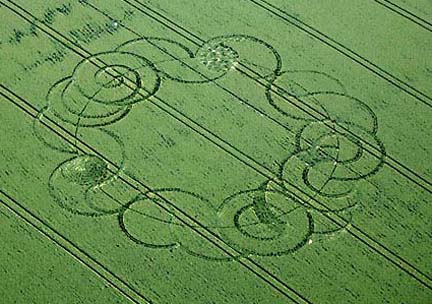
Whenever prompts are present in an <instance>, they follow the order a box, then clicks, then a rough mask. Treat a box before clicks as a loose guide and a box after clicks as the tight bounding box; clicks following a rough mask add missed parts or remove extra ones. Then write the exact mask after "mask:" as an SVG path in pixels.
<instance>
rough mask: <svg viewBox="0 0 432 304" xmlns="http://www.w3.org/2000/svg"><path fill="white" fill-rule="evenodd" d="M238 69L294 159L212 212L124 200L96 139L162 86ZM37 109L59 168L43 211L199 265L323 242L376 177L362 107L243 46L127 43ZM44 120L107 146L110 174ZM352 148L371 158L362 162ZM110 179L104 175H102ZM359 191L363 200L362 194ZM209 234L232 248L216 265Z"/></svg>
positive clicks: (155, 197)
mask: <svg viewBox="0 0 432 304" xmlns="http://www.w3.org/2000/svg"><path fill="white" fill-rule="evenodd" d="M239 67H241V68H245V69H252V70H254V71H255V72H256V74H257V75H259V76H258V77H259V78H261V80H264V81H266V83H267V85H266V89H265V96H266V98H267V100H268V102H269V109H268V111H269V113H270V111H272V110H274V111H276V112H275V114H276V113H278V114H279V115H283V116H284V117H285V118H286V119H287V120H288V121H295V122H298V123H300V127H299V130H298V132H297V135H296V137H295V149H294V151H291V152H289V154H288V155H287V157H286V158H285V159H284V160H282V161H281V166H280V169H279V173H278V176H275V177H274V178H273V179H271V180H268V181H266V182H264V183H262V184H261V185H259V186H258V187H257V188H256V189H244V190H241V191H239V192H237V193H234V194H232V195H231V196H229V197H228V198H226V199H225V200H224V201H223V202H220V204H219V207H217V208H215V207H214V206H215V205H214V204H212V203H211V202H209V201H208V200H207V199H206V198H205V197H203V196H201V195H199V194H196V193H192V192H188V191H186V190H182V189H177V188H170V189H156V190H154V191H152V192H147V193H142V194H140V195H138V196H136V197H132V198H131V197H130V195H128V192H129V191H128V189H127V186H125V185H124V184H123V183H121V182H120V181H118V180H117V176H118V174H120V172H121V170H122V168H123V165H124V163H125V161H126V158H125V151H124V150H125V149H124V145H123V142H122V140H121V138H119V136H117V135H116V134H115V133H114V132H113V131H109V130H107V129H105V128H103V127H105V126H108V125H111V124H114V123H116V122H118V121H119V120H121V119H123V118H124V117H126V116H127V114H128V113H129V112H130V111H131V109H132V107H133V106H135V105H136V104H138V103H140V102H143V101H145V100H147V99H149V98H151V97H152V96H154V95H156V94H157V92H158V90H159V89H160V88H161V86H162V80H163V81H175V82H178V83H183V84H206V83H211V82H213V81H216V80H218V79H220V78H222V77H224V76H225V75H227V74H228V73H235V72H236V70H237V69H238V68H239ZM47 103H48V104H47V106H46V107H45V108H44V109H43V110H42V111H41V113H40V115H39V117H38V119H36V120H35V123H34V132H35V135H36V136H37V137H38V138H39V139H40V140H41V141H42V142H43V143H44V144H46V145H47V146H49V147H50V148H52V149H55V150H57V151H59V152H62V153H67V154H70V157H69V158H68V159H67V160H65V161H64V162H62V163H60V164H59V165H58V166H57V167H56V168H55V169H54V171H53V173H52V174H51V176H50V178H49V182H48V184H49V190H50V193H51V195H52V196H53V198H54V199H55V201H56V202H57V203H58V204H59V206H61V207H62V208H64V209H66V210H67V211H69V212H71V213H73V214H77V215H82V216H89V217H98V216H116V217H117V219H118V223H119V227H120V229H121V231H122V232H123V234H124V235H125V236H126V237H128V238H129V239H130V240H131V241H132V242H134V243H135V244H137V245H140V246H144V247H147V248H159V249H170V250H172V249H174V248H182V249H183V250H185V251H186V252H188V253H190V254H192V255H195V256H199V257H202V258H205V259H209V260H215V261H224V260H233V259H236V258H241V257H243V256H249V255H258V256H278V255H285V254H289V253H292V252H295V251H297V250H299V249H300V248H302V247H304V246H305V245H307V244H310V243H311V240H312V239H314V238H316V239H319V236H323V235H334V234H335V233H336V232H338V231H341V230H343V229H344V228H345V227H340V226H335V225H334V224H333V223H331V222H330V221H329V220H328V218H327V217H326V215H329V214H337V215H338V216H341V217H343V218H344V219H346V222H347V223H349V222H350V221H351V218H352V212H353V210H354V208H356V207H357V206H358V205H359V204H360V203H361V202H362V200H363V198H364V191H363V190H359V189H360V187H359V185H361V184H363V185H362V187H361V189H368V188H367V187H366V188H365V187H364V184H365V183H368V182H367V181H366V179H367V178H369V177H371V176H373V175H374V174H376V173H377V172H378V171H379V170H380V168H381V167H382V166H383V163H384V158H385V149H384V145H383V143H382V142H381V141H380V140H379V138H378V136H377V133H378V120H377V117H376V116H375V114H374V112H373V111H372V109H371V108H370V107H368V106H367V104H365V103H364V102H363V101H361V100H359V99H357V98H355V97H352V96H349V95H348V94H347V92H346V89H345V88H344V86H343V84H342V83H341V82H340V81H339V80H337V79H335V78H334V77H331V76H329V75H327V74H325V73H322V72H318V71H283V70H282V59H281V56H280V55H279V53H278V52H277V51H276V50H275V49H274V48H273V47H272V46H271V45H269V44H268V43H266V42H264V41H262V40H260V39H258V38H255V37H252V36H248V35H227V36H220V37H215V38H213V39H210V40H209V41H207V42H206V43H205V44H203V45H202V47H200V48H199V49H198V50H196V51H192V50H191V49H189V48H188V47H187V46H185V45H183V44H181V43H179V42H177V41H174V40H171V39H166V38H157V37H143V38H139V39H134V40H131V41H127V42H125V43H123V44H121V45H120V46H118V47H117V48H116V49H115V50H114V51H111V52H103V53H99V54H96V55H93V56H91V57H89V58H86V59H85V60H83V61H81V62H80V63H78V65H77V66H76V67H75V69H74V70H73V71H72V74H71V75H70V76H68V77H66V78H64V79H61V80H60V81H58V82H57V83H55V84H54V85H53V86H52V87H51V89H50V90H49V92H48V94H47ZM302 104H303V105H304V104H307V105H309V106H311V107H313V109H314V111H317V112H319V114H320V117H323V118H322V119H321V118H320V119H317V118H315V117H312V116H311V115H308V114H306V113H305V112H304V111H302V110H300V109H298V107H296V105H302ZM48 113H49V114H52V115H54V116H55V117H56V118H58V119H59V120H61V121H62V122H64V123H66V124H67V125H69V126H71V127H72V128H74V131H75V137H76V140H78V137H79V135H78V134H79V131H80V130H81V129H82V128H86V129H88V130H93V132H95V133H97V134H98V138H99V139H100V141H102V142H106V143H109V144H110V146H116V147H117V149H113V151H114V152H111V153H112V154H113V155H111V157H113V158H114V159H116V160H120V162H119V164H120V165H119V166H118V167H120V169H117V170H110V166H109V165H108V164H107V163H106V162H105V161H104V160H103V159H101V158H100V157H98V156H96V155H90V154H82V153H79V151H78V149H77V147H76V144H75V145H66V144H64V143H62V142H60V141H56V140H55V139H54V138H51V137H50V136H49V134H48V133H47V132H46V131H45V130H44V128H42V127H41V121H42V120H43V119H44V116H45V115H47V114H48ZM364 142H368V143H371V144H372V145H374V146H375V147H376V148H377V149H378V150H379V151H380V157H376V156H374V155H371V154H370V153H368V152H366V151H365V149H364V147H363V144H364ZM113 172H114V173H113ZM292 184H295V185H297V186H298V187H299V188H300V190H301V191H302V192H303V193H304V194H305V195H307V196H308V197H310V198H312V199H313V200H316V201H318V202H320V204H319V205H316V204H315V205H314V204H312V203H310V204H309V202H310V201H309V202H308V203H307V204H305V201H304V200H300V199H299V198H298V197H296V196H294V195H293V194H291V193H290V192H288V191H287V188H289V187H290V185H292ZM367 191H368V190H367ZM160 195H161V196H163V197H164V198H167V199H168V200H170V201H172V202H174V203H175V205H176V206H177V207H178V208H180V209H182V210H183V211H184V212H186V213H187V214H188V215H190V216H191V217H193V218H194V219H195V220H196V221H197V222H198V223H199V224H197V225H196V226H190V225H187V226H186V225H183V224H182V222H181V221H180V220H178V219H177V218H176V217H174V216H172V215H171V214H170V213H168V212H166V211H164V210H162V209H160V207H159V204H164V202H163V201H162V200H161V198H160ZM194 230H195V231H196V230H198V231H199V230H210V231H211V232H213V233H215V234H217V235H218V236H219V237H220V238H221V239H222V240H223V241H224V242H226V243H227V244H229V246H230V247H232V248H234V250H235V252H237V254H235V255H234V257H233V256H232V255H230V256H227V255H226V254H224V253H222V252H221V251H220V250H219V249H218V248H216V247H215V246H214V245H213V244H211V243H209V242H208V241H205V240H204V239H201V238H199V237H197V235H196V232H195V231H194Z"/></svg>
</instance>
